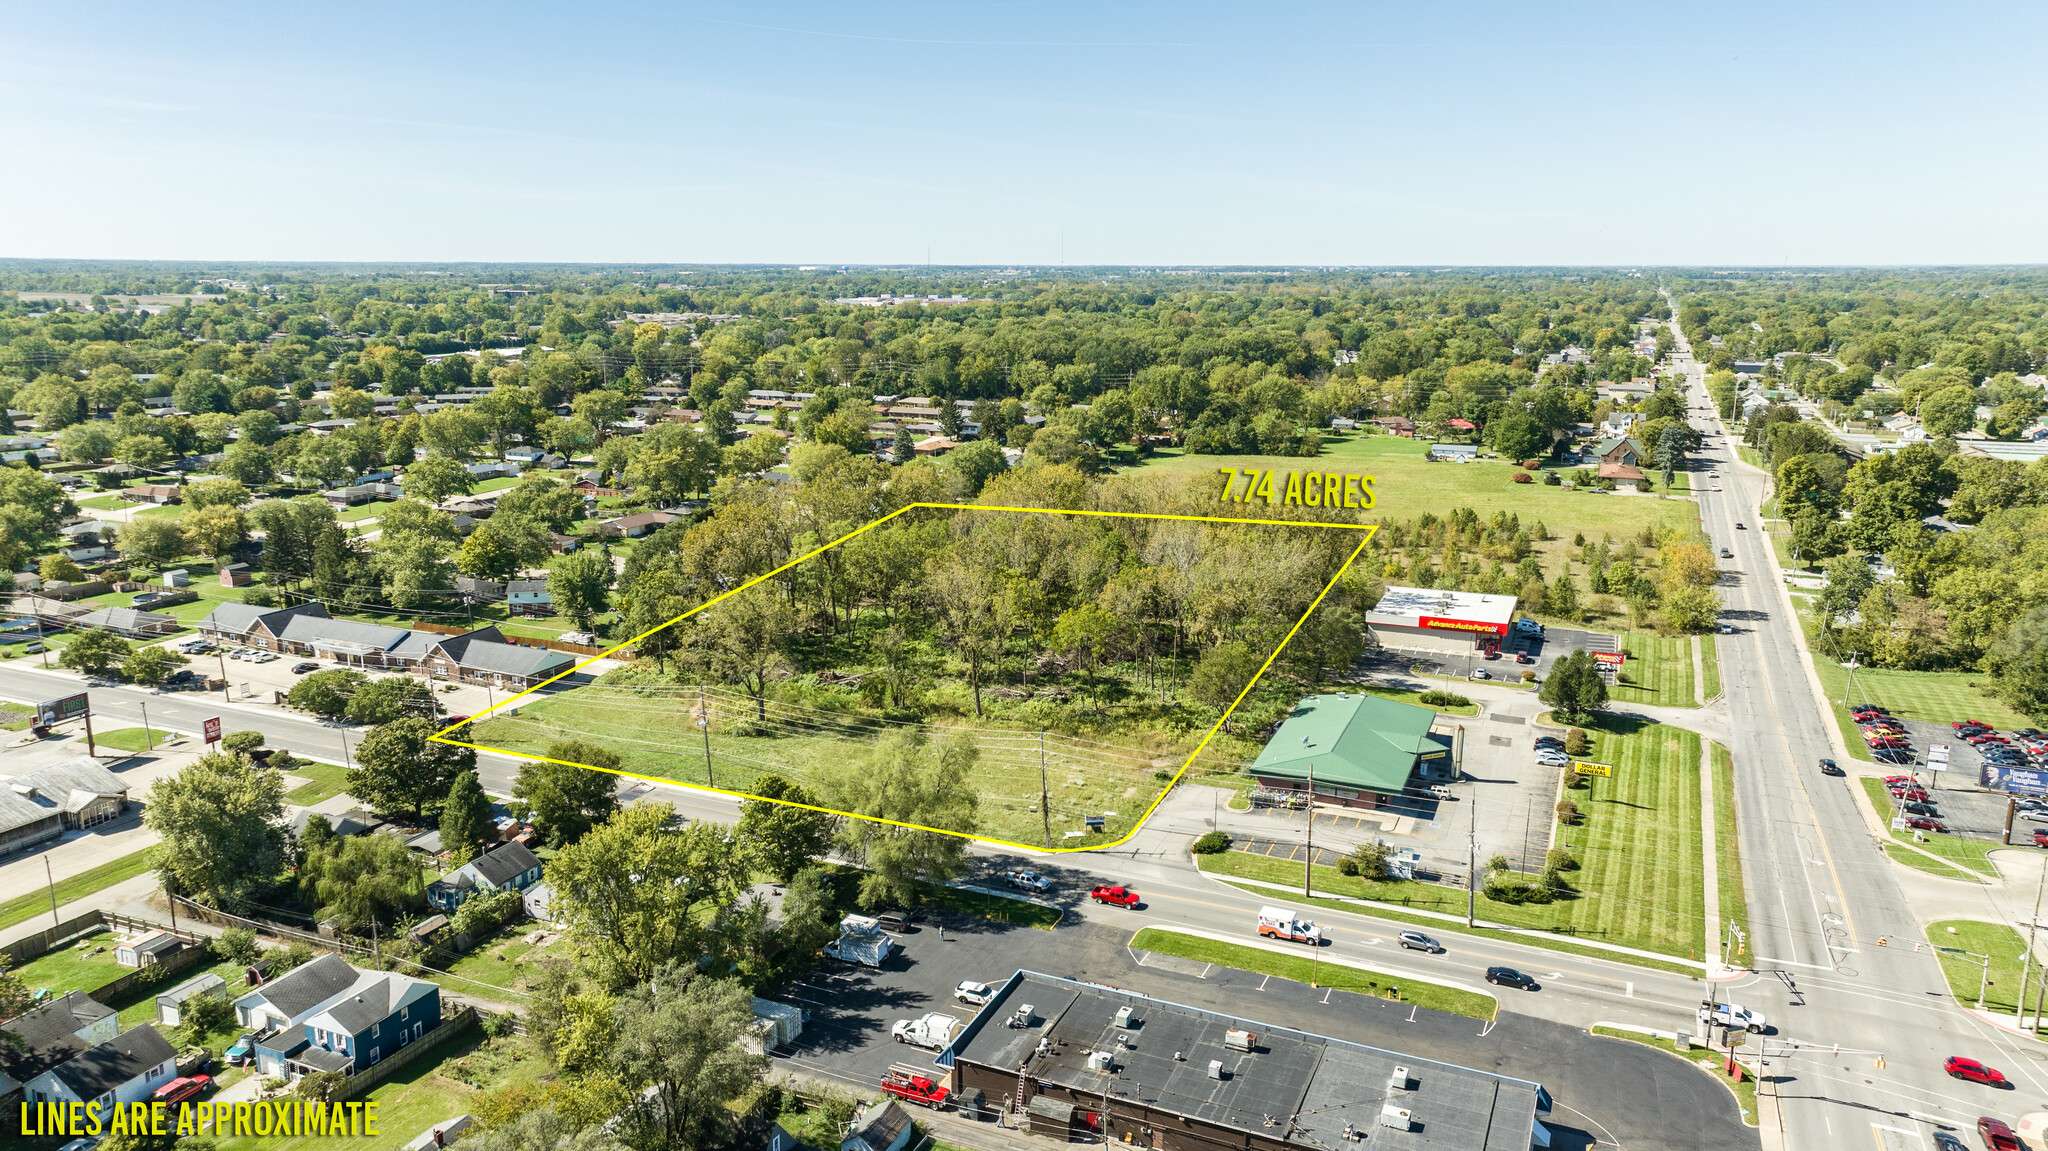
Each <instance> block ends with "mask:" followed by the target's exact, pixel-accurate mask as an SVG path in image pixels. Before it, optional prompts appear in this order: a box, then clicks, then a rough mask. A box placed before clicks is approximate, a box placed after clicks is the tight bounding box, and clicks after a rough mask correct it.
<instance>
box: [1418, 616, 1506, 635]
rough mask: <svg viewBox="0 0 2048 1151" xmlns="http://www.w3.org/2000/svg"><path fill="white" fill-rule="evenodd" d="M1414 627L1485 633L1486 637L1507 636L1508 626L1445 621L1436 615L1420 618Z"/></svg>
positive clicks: (1470, 621) (1456, 620) (1471, 621)
mask: <svg viewBox="0 0 2048 1151" xmlns="http://www.w3.org/2000/svg"><path fill="white" fill-rule="evenodd" d="M1416 626H1418V627H1429V628H1437V629H1439V630H1442V631H1476V632H1485V633H1486V634H1487V635H1506V634H1508V625H1506V624H1504V623H1480V622H1478V621H1477V620H1469V619H1445V618H1443V617H1442V616H1436V615H1426V616H1422V617H1421V618H1420V620H1419V621H1418V623H1417V624H1416Z"/></svg>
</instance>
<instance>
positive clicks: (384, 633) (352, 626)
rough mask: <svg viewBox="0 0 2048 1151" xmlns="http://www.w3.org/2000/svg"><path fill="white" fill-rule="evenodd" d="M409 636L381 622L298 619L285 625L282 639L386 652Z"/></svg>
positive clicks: (402, 630)
mask: <svg viewBox="0 0 2048 1151" xmlns="http://www.w3.org/2000/svg"><path fill="white" fill-rule="evenodd" d="M409 634H411V633H409V632H407V631H406V629H404V628H397V627H386V626H385V625H383V624H381V623H363V622H361V621H359V620H352V619H332V618H318V619H316V618H310V617H304V616H301V617H299V618H297V619H294V620H292V621H291V622H290V623H287V624H286V625H285V627H284V634H283V636H282V638H284V639H287V640H290V641H291V642H293V643H303V644H315V643H341V644H349V645H351V646H357V645H360V646H362V647H366V648H369V649H370V650H372V651H389V650H391V649H392V648H394V647H397V646H398V645H399V644H400V643H402V642H404V640H405V637H406V636H407V635H409Z"/></svg>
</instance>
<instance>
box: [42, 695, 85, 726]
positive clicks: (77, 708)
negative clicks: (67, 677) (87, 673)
mask: <svg viewBox="0 0 2048 1151" xmlns="http://www.w3.org/2000/svg"><path fill="white" fill-rule="evenodd" d="M91 711H92V704H90V703H88V702H87V701H86V698H85V693H84V692H82V691H81V692H79V693H78V694H77V695H66V696H60V697H58V698H57V699H46V700H44V701H43V702H41V703H39V704H37V705H36V724H37V726H39V727H48V726H50V725H51V724H55V723H63V722H64V721H65V720H67V719H77V718H78V717H79V716H81V715H86V714H89V713H90V712H91Z"/></svg>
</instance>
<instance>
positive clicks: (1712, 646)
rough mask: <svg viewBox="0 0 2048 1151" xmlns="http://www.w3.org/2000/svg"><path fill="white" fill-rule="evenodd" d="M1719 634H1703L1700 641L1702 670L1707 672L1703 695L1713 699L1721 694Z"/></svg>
mask: <svg viewBox="0 0 2048 1151" xmlns="http://www.w3.org/2000/svg"><path fill="white" fill-rule="evenodd" d="M1719 640H1720V637H1719V636H1713V635H1703V636H1700V637H1699V641H1700V670H1702V671H1704V672H1705V673H1706V680H1707V682H1706V687H1705V689H1704V690H1702V691H1701V692H1700V694H1701V695H1703V696H1705V697H1706V698H1707V699H1709V700H1711V699H1713V698H1714V697H1716V696H1718V695H1720V694H1721V644H1720V642H1719Z"/></svg>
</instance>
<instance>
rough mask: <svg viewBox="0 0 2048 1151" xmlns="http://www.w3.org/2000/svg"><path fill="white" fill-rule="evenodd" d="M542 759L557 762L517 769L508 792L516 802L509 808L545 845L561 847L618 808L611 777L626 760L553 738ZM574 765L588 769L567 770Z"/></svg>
mask: <svg viewBox="0 0 2048 1151" xmlns="http://www.w3.org/2000/svg"><path fill="white" fill-rule="evenodd" d="M546 755H547V759H549V760H559V761H561V762H558V763H549V762H547V760H534V761H531V762H528V763H522V764H520V765H519V775H518V777H517V778H516V779H514V780H513V782H512V794H513V796H514V797H515V798H516V799H517V800H518V801H519V802H518V803H517V804H515V805H514V810H515V811H516V812H517V813H518V815H519V817H520V818H521V819H525V820H527V821H529V822H531V823H532V824H533V829H534V831H535V832H536V833H537V834H539V836H540V837H541V839H542V840H543V841H545V842H546V843H547V845H548V846H549V847H556V848H559V847H566V846H568V845H569V844H571V843H575V842H576V841H577V840H579V839H582V838H583V837H584V836H585V835H587V834H589V832H590V829H591V828H593V827H595V826H597V825H598V824H600V823H603V822H604V821H605V820H607V819H610V818H611V817H612V813H613V812H615V811H617V810H618V809H619V777H618V776H616V775H613V774H611V773H612V772H614V771H617V770H619V769H620V768H621V767H623V766H624V765H625V761H624V760H622V759H620V758H619V755H618V753H617V752H615V751H612V750H610V749H609V748H604V747H599V746H597V745H596V744H592V743H585V742H583V741H581V740H557V741H555V742H554V743H551V744H549V745H548V748H547V752H546ZM579 763H580V764H588V765H589V766H588V767H575V766H572V765H574V764H579ZM593 769H601V770H593Z"/></svg>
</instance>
